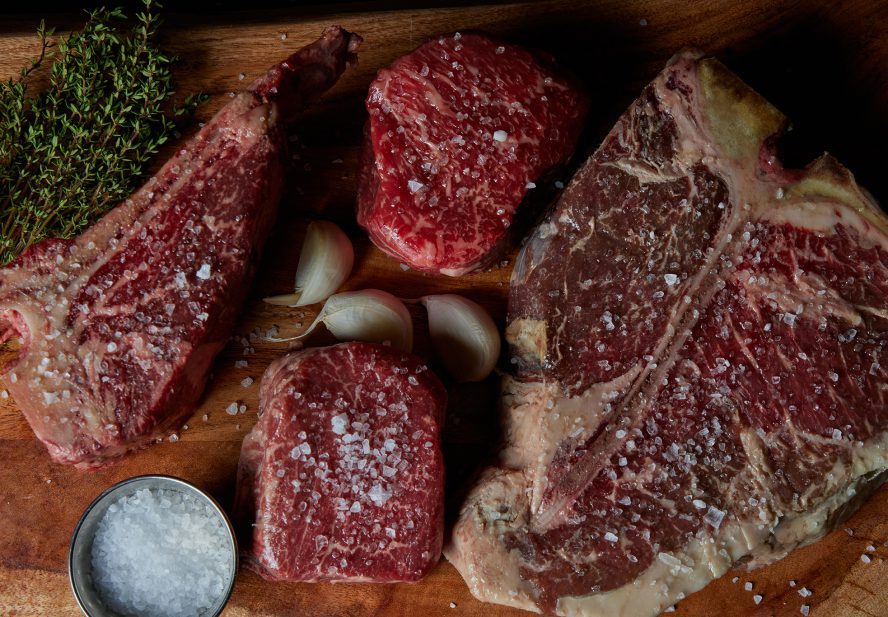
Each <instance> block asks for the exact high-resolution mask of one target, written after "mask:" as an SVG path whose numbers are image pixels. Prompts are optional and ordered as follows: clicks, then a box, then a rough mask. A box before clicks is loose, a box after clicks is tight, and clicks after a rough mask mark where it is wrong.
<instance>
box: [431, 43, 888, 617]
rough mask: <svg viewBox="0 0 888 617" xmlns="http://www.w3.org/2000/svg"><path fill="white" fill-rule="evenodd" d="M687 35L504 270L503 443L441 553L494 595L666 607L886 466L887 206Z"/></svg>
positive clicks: (570, 611) (807, 523) (621, 611)
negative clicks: (782, 142) (783, 157)
mask: <svg viewBox="0 0 888 617" xmlns="http://www.w3.org/2000/svg"><path fill="white" fill-rule="evenodd" d="M783 126H784V118H783V116H782V115H781V114H780V112H778V111H777V110H776V109H775V108H773V107H772V106H771V105H770V104H768V103H767V102H766V101H765V100H764V99H762V98H761V97H760V96H759V95H757V94H756V93H755V92H753V91H752V90H751V89H749V88H748V87H747V86H746V85H745V84H743V83H742V82H741V81H740V80H739V79H738V78H737V77H736V76H734V75H733V74H732V73H730V72H729V71H727V69H725V68H724V67H723V66H722V65H721V64H719V63H718V62H717V61H715V60H713V59H700V57H699V55H698V54H695V53H692V52H685V53H681V54H679V55H678V56H676V57H675V58H673V60H672V61H671V62H670V63H669V65H668V66H667V67H666V69H665V70H664V71H663V72H662V73H661V74H660V75H659V76H658V77H657V78H656V79H655V80H654V82H653V83H652V84H651V85H650V86H648V87H647V88H646V89H645V90H644V91H643V92H642V94H641V97H640V98H639V99H638V100H637V101H636V102H635V103H633V104H632V106H630V108H629V110H628V111H627V112H626V113H625V114H624V115H623V116H622V117H621V118H620V120H619V121H618V122H617V125H616V126H615V127H614V128H613V130H612V131H611V132H610V134H609V135H608V136H607V138H606V139H605V140H604V143H603V144H602V146H601V147H600V148H599V150H598V151H597V152H596V153H595V154H594V155H593V156H592V158H590V159H589V161H588V162H587V163H586V164H585V165H584V167H583V168H582V169H581V170H580V171H579V172H578V174H577V175H576V177H575V178H574V179H573V181H572V182H571V184H570V186H569V187H568V189H567V190H566V191H565V192H564V194H563V195H562V197H561V199H560V201H559V203H558V205H557V207H556V209H555V210H554V212H553V213H552V214H551V216H549V217H548V219H547V220H546V221H545V222H544V223H543V224H542V225H541V226H540V227H539V228H538V229H537V230H536V232H535V234H534V235H533V236H532V238H531V239H530V241H529V242H528V244H527V245H526V246H525V248H524V250H523V253H522V254H521V256H520V259H519V260H518V263H517V265H516V269H515V271H514V273H513V276H512V283H511V296H510V301H509V325H508V331H507V336H508V338H509V341H510V343H511V345H512V354H513V362H514V363H515V366H516V371H515V374H514V375H513V376H512V377H511V378H510V379H508V380H507V382H506V384H505V392H504V397H503V403H504V407H505V412H506V414H507V423H508V439H509V445H508V447H507V448H506V450H505V451H504V452H503V454H502V457H501V462H500V465H499V467H498V468H495V469H489V470H487V472H486V474H485V476H484V478H483V480H482V481H481V482H480V484H478V485H477V486H476V487H475V488H474V490H473V493H472V495H471V496H470V498H469V499H468V501H467V503H466V504H465V507H464V509H463V512H462V514H461V518H460V520H459V522H458V524H457V525H456V529H455V531H454V535H453V542H452V545H451V546H449V547H448V549H447V554H448V557H449V558H450V559H451V561H452V562H453V563H454V564H455V565H456V567H457V568H458V569H459V570H460V572H461V573H462V575H463V577H464V578H465V579H466V581H467V582H468V584H469V586H470V587H471V589H472V591H473V593H474V594H475V595H476V596H477V597H479V598H481V599H484V600H489V601H492V602H499V603H503V604H510V605H514V606H519V607H522V608H526V609H530V610H537V611H542V612H547V613H553V612H554V613H557V614H559V615H602V616H610V615H613V616H616V615H627V616H628V615H631V616H633V617H645V616H648V615H654V614H656V613H659V612H660V611H661V610H663V609H664V608H666V607H668V606H670V605H672V604H674V603H675V602H676V601H678V600H680V599H681V598H683V597H684V596H685V594H689V593H691V592H693V591H695V590H697V589H700V588H701V587H703V586H704V585H706V584H707V583H708V582H709V581H710V580H712V579H714V578H716V577H718V576H721V575H722V574H723V573H724V572H725V571H726V570H727V569H728V568H729V567H730V566H731V565H732V564H734V563H735V562H737V561H738V560H741V559H744V560H749V562H750V564H751V565H753V566H754V565H759V564H763V563H767V562H769V561H772V560H774V559H777V558H779V557H781V556H783V555H785V554H786V553H788V552H789V551H791V550H793V549H794V548H796V547H798V546H801V545H803V544H807V543H810V542H813V541H814V540H816V539H818V538H819V537H821V536H822V535H823V534H824V533H826V532H827V531H828V530H829V529H830V527H831V526H832V525H833V524H834V521H835V519H836V518H837V517H838V516H840V515H841V514H842V513H843V512H848V511H849V510H853V509H854V508H855V507H856V506H857V505H858V504H859V503H860V498H861V495H863V494H864V493H865V492H866V489H868V488H872V487H873V486H876V485H878V484H879V483H881V482H882V481H883V479H884V478H885V474H884V471H885V470H886V468H888V449H886V444H888V437H886V428H888V406H886V393H888V383H886V368H888V356H886V351H885V344H886V338H888V336H886V332H888V301H886V294H888V268H886V266H888V236H886V230H888V222H886V218H885V217H884V215H883V214H882V213H881V212H880V210H879V209H878V207H877V205H876V204H875V203H874V201H873V200H872V198H871V197H870V196H868V195H867V194H866V193H865V192H864V191H862V190H861V189H860V188H859V187H858V186H857V185H856V184H855V182H854V179H853V177H852V176H851V174H850V173H849V172H848V171H847V170H846V169H844V168H843V167H842V166H841V165H839V164H838V163H837V162H836V161H835V160H834V159H832V158H830V157H829V156H827V155H824V156H823V157H821V158H820V159H818V160H817V161H816V162H814V163H813V164H812V165H811V166H810V167H808V168H807V169H805V170H803V171H789V170H784V169H782V168H781V166H780V163H779V161H778V160H777V158H776V157H775V154H774V150H773V145H774V139H773V138H774V136H775V135H777V134H779V132H780V131H781V130H782V128H783Z"/></svg>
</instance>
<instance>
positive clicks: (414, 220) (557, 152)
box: [358, 32, 587, 276]
mask: <svg viewBox="0 0 888 617" xmlns="http://www.w3.org/2000/svg"><path fill="white" fill-rule="evenodd" d="M586 107H587V101H586V97H585V96H584V95H583V94H581V93H580V92H579V91H577V90H576V89H575V88H574V87H573V85H572V84H571V83H570V82H569V81H567V80H566V79H564V78H563V77H561V76H559V74H558V73H557V72H555V71H554V70H552V68H551V67H549V66H547V65H546V64H545V63H543V62H541V61H540V60H539V59H538V58H537V57H535V56H534V55H532V54H531V53H529V52H528V51H526V50H524V49H522V48H520V47H518V46H515V45H508V44H505V43H501V42H498V41H495V40H493V39H490V38H489V37H487V36H485V35H483V34H480V33H476V32H469V33H465V34H462V35H460V34H459V33H457V34H454V35H452V36H442V37H440V38H438V39H435V40H433V41H429V42H428V43H426V44H425V45H422V46H421V47H419V48H418V49H416V50H415V51H413V52H412V53H410V54H408V55H406V56H404V57H403V58H400V59H399V60H397V61H396V62H395V63H394V64H393V65H392V66H391V68H389V69H383V70H381V71H380V72H379V74H378V76H377V78H376V80H375V81H374V82H373V83H372V84H371V85H370V92H369V94H368V96H367V110H368V111H369V112H370V121H369V124H368V127H367V129H366V135H365V144H364V154H363V161H362V168H361V177H360V187H359V193H358V222H359V223H360V224H361V225H362V226H363V227H364V228H365V229H366V230H367V233H368V234H369V235H370V238H371V239H372V240H373V242H374V243H375V244H376V246H378V247H379V248H380V249H382V250H383V251H385V252H386V253H388V254H389V255H392V256H393V257H395V258H396V259H399V260H401V261H403V262H404V263H406V264H407V265H409V266H410V267H412V268H415V269H417V270H424V271H428V272H438V273H441V274H447V275H450V276H458V275H461V274H465V273H468V272H471V271H473V270H477V269H479V268H482V267H485V266H487V265H489V264H490V263H491V261H492V260H494V259H496V258H497V256H498V255H499V254H500V252H501V251H500V249H502V248H503V247H504V246H505V245H506V244H507V243H508V236H507V231H508V229H509V226H510V225H511V224H512V221H513V219H514V217H515V211H516V209H517V208H518V206H519V205H520V204H521V202H522V200H523V199H524V196H525V194H526V193H527V192H528V190H530V186H529V183H532V182H534V181H536V180H538V179H539V178H540V176H541V175H543V174H544V173H545V172H547V171H549V170H551V169H552V168H554V167H556V166H558V165H559V164H562V163H564V162H565V161H566V160H567V159H568V158H569V157H570V155H571V153H573V151H574V148H575V147H576V143H577V139H578V137H579V134H580V131H581V129H582V127H583V120H584V118H585V114H586Z"/></svg>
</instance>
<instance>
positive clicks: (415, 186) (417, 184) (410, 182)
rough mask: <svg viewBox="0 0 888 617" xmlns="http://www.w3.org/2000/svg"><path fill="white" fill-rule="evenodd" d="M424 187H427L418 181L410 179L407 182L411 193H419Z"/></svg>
mask: <svg viewBox="0 0 888 617" xmlns="http://www.w3.org/2000/svg"><path fill="white" fill-rule="evenodd" d="M424 186H425V184H423V183H422V182H420V181H418V180H413V179H410V180H408V181H407V188H409V189H410V192H411V193H415V192H416V191H418V190H419V189H421V188H422V187H424Z"/></svg>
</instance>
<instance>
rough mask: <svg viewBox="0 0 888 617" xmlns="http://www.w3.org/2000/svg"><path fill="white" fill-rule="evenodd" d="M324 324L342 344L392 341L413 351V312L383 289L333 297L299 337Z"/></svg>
mask: <svg viewBox="0 0 888 617" xmlns="http://www.w3.org/2000/svg"><path fill="white" fill-rule="evenodd" d="M320 323H323V324H324V325H325V326H326V327H327V330H329V331H330V333H331V334H332V335H333V336H335V337H336V338H337V339H339V340H341V341H365V342H368V343H385V342H389V343H391V344H392V345H394V346H395V347H398V348H400V349H403V350H404V351H412V350H413V320H412V319H411V318H410V312H409V311H408V310H407V307H406V306H404V303H403V302H401V301H400V300H398V299H397V298H396V297H395V296H393V295H392V294H390V293H388V292H385V291H381V290H379V289H364V290H361V291H347V292H343V293H339V294H336V295H333V296H330V297H329V298H327V301H326V302H325V303H324V307H323V308H322V309H321V312H320V313H318V316H317V317H316V318H315V320H314V321H313V322H312V324H311V325H310V326H309V327H308V329H307V330H306V331H305V332H303V333H302V334H300V335H299V336H298V337H297V338H303V337H305V336H307V335H308V334H309V333H310V332H311V331H312V330H314V329H315V328H316V327H317V326H318V324H320Z"/></svg>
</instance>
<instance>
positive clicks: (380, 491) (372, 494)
mask: <svg viewBox="0 0 888 617" xmlns="http://www.w3.org/2000/svg"><path fill="white" fill-rule="evenodd" d="M391 496H392V493H391V491H389V490H387V489H386V488H384V487H383V486H382V485H380V484H374V485H373V487H372V488H371V489H370V491H369V492H368V493H367V497H369V498H370V501H372V502H373V504H374V505H376V506H383V505H385V502H387V501H388V500H389V498H390V497H391Z"/></svg>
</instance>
